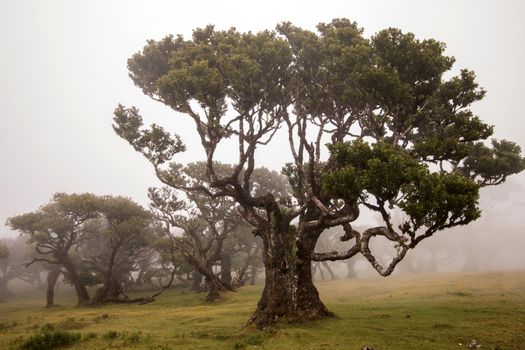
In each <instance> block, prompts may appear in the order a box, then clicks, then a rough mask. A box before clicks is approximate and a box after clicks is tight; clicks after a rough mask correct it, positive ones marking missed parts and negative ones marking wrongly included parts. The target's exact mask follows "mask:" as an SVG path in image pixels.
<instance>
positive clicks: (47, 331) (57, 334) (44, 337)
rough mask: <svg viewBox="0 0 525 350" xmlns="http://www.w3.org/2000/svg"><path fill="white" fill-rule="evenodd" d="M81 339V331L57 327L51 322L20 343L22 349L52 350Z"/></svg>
mask: <svg viewBox="0 0 525 350" xmlns="http://www.w3.org/2000/svg"><path fill="white" fill-rule="evenodd" d="M79 340H80V333H71V332H66V331H62V330H60V329H56V328H55V327H53V326H52V325H51V324H47V325H45V326H43V327H42V328H41V329H40V331H39V332H38V333H37V334H35V335H32V336H31V337H29V338H28V339H27V340H25V341H23V342H22V344H20V346H19V349H20V350H51V349H56V348H60V347H64V346H69V345H71V344H74V343H75V342H77V341H79Z"/></svg>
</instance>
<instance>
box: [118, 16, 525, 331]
mask: <svg viewBox="0 0 525 350" xmlns="http://www.w3.org/2000/svg"><path fill="white" fill-rule="evenodd" d="M317 29H318V30H317V32H312V31H309V30H304V29H301V28H299V27H296V26H294V25H292V24H291V23H283V24H281V25H279V26H278V27H277V29H276V30H275V31H263V32H258V33H252V32H248V33H240V32H238V31H236V30H235V29H230V30H228V31H217V30H215V29H214V28H213V27H212V26H208V27H206V28H199V29H196V30H194V32H193V36H192V38H191V39H189V40H186V39H184V38H183V37H182V36H178V37H172V36H168V37H166V38H164V39H162V40H159V41H153V40H151V41H148V43H147V45H146V46H145V47H144V49H143V51H142V52H139V53H137V54H135V55H134V56H133V57H132V58H131V59H129V61H128V68H129V71H130V76H131V78H132V79H133V81H134V83H135V84H136V85H137V86H138V87H139V88H141V89H142V91H143V92H144V93H145V94H146V95H148V96H150V97H152V98H153V99H154V100H156V101H160V102H161V103H164V104H165V105H167V106H169V107H171V108H172V109H173V110H174V111H176V112H177V115H178V116H180V115H184V116H185V117H187V118H189V119H190V120H192V121H193V122H194V124H195V132H196V136H197V138H198V139H199V140H200V142H201V145H202V149H203V151H204V156H203V159H204V161H205V164H206V172H205V174H206V181H205V182H203V183H195V184H193V183H190V184H188V183H186V182H185V181H184V174H183V172H181V169H182V168H183V166H182V165H180V164H178V163H177V162H176V161H174V157H175V155H176V154H177V153H179V152H183V151H184V150H185V147H184V145H183V143H182V141H181V139H180V137H178V136H176V135H170V134H169V133H167V132H166V131H164V130H163V129H162V128H161V127H159V126H157V125H153V126H152V127H151V128H149V129H145V128H143V123H142V117H141V116H140V114H139V111H138V109H136V108H135V107H131V108H126V107H124V106H119V107H118V108H117V109H116V110H115V118H114V121H115V126H114V129H115V131H116V132H117V134H118V135H119V136H121V137H122V138H124V139H125V140H127V141H128V142H129V143H130V144H131V145H132V146H133V147H134V148H135V149H136V150H137V151H139V152H141V153H142V154H143V155H144V156H145V157H146V158H147V159H148V160H149V161H150V162H151V163H152V165H153V167H154V169H155V172H156V174H157V176H158V177H159V179H160V180H161V181H162V182H163V183H165V184H166V185H168V186H170V187H172V188H174V189H180V190H184V191H189V192H194V193H199V195H205V196H209V197H210V198H212V199H219V198H222V197H228V198H231V199H232V200H233V201H235V202H236V203H237V207H238V208H237V210H238V212H239V213H240V214H241V215H242V216H243V217H244V219H245V220H246V221H247V222H249V223H250V224H252V225H253V226H254V227H255V230H256V234H257V235H258V236H259V237H261V238H262V241H263V246H264V249H263V250H264V251H263V257H264V265H265V272H266V277H265V288H264V291H263V294H262V296H261V299H260V301H259V303H258V305H257V309H256V310H255V312H254V314H253V316H252V317H251V318H250V322H255V323H256V324H257V325H258V326H259V327H265V326H266V325H269V324H272V323H274V322H276V320H278V319H279V318H281V317H286V318H288V319H297V318H300V319H304V318H306V319H315V318H321V317H325V316H329V315H331V314H332V313H331V312H330V311H328V310H327V308H326V307H325V305H324V304H323V303H322V302H321V300H320V298H319V294H318V292H317V289H316V287H315V285H314V284H313V282H312V273H311V262H312V261H326V260H343V259H348V258H351V257H353V256H355V255H357V254H361V255H362V256H363V257H364V258H365V259H366V261H368V262H369V263H370V264H371V266H372V267H373V268H374V269H375V270H377V272H378V273H379V274H381V275H382V276H387V275H389V274H391V273H392V271H393V270H394V268H395V266H396V265H397V264H398V263H399V262H400V261H401V260H402V259H403V258H404V256H405V254H406V252H407V251H408V250H409V249H413V248H415V247H416V246H417V245H418V244H419V243H420V242H421V241H422V240H424V239H426V238H428V237H430V236H432V235H433V234H435V233H436V232H438V231H441V230H444V229H447V228H450V227H454V226H457V225H465V224H468V223H469V222H471V221H472V220H475V219H477V218H478V217H479V216H480V211H479V209H478V206H477V201H478V192H479V188H480V187H481V186H486V185H495V184H499V183H502V182H503V181H505V179H506V178H507V176H509V175H511V174H514V173H517V172H520V171H521V170H523V168H524V160H523V158H522V157H521V154H520V149H519V147H518V146H517V145H516V144H514V143H512V142H509V141H493V142H492V144H491V145H487V144H486V143H485V142H484V141H485V140H486V139H487V138H488V137H490V136H491V134H492V127H491V126H489V125H487V124H485V123H483V122H482V121H481V120H480V119H479V118H478V117H477V116H475V115H474V114H473V113H472V111H471V110H470V108H469V107H470V105H471V104H472V103H474V102H476V101H478V100H481V99H482V98H483V96H484V94H485V92H484V91H483V90H482V89H481V88H479V86H478V84H477V83H476V81H475V75H474V73H473V72H471V71H468V70H462V71H461V72H460V74H459V75H458V76H455V77H452V78H451V79H448V80H445V79H444V78H443V74H444V73H445V72H447V71H449V70H450V69H451V67H452V65H453V63H454V59H453V58H452V57H449V56H445V55H444V49H445V45H444V44H443V43H440V42H438V41H435V40H418V39H416V38H415V36H414V35H413V34H410V33H403V32H401V31H400V30H398V29H393V28H390V29H386V30H382V31H380V32H379V33H377V34H376V35H374V36H373V37H372V38H365V37H363V31H362V29H360V28H359V27H357V25H356V24H355V23H352V22H350V21H348V20H346V19H336V20H333V21H332V22H330V23H321V24H319V25H318V27H317ZM278 130H283V132H284V133H285V134H286V135H287V136H288V141H289V153H290V163H289V164H287V165H286V166H285V167H284V170H283V172H284V173H285V174H286V175H287V176H288V178H289V181H290V184H291V186H292V192H293V198H288V199H287V198H280V197H277V196H275V195H272V194H271V193H270V192H266V193H260V192H255V191H254V188H253V186H252V181H251V178H252V176H253V174H254V169H255V161H256V157H257V156H256V152H257V150H259V149H261V148H263V147H265V146H266V145H268V144H269V143H271V142H272V141H273V137H274V135H275V134H276V133H277V132H278ZM226 140H228V141H229V142H235V143H236V145H237V156H238V158H237V159H238V160H237V162H236V163H235V164H233V166H232V168H231V170H230V172H229V173H228V174H222V173H220V172H218V170H217V165H216V163H215V162H214V159H215V158H216V150H217V148H218V147H219V146H220V145H222V144H224V142H226ZM324 144H328V151H329V154H328V157H324V156H323V154H324V153H323V147H324ZM365 209H366V210H369V211H372V212H373V213H375V214H377V215H378V216H379V217H380V218H381V220H382V224H381V225H379V226H376V227H369V228H367V229H365V230H363V231H358V230H356V229H354V228H353V227H352V223H354V222H355V221H356V220H357V219H358V218H359V214H360V210H365ZM394 211H400V212H401V213H402V214H403V215H402V219H401V222H399V223H395V222H393V220H392V219H391V218H392V213H393V212H394ZM337 226H339V227H342V229H343V230H344V235H343V236H342V237H341V240H344V241H348V242H352V246H351V248H349V249H347V250H344V251H334V252H325V253H315V252H314V249H315V245H316V242H317V240H318V239H319V236H320V235H321V234H322V233H323V232H325V230H327V229H329V228H332V227H337ZM375 237H383V238H384V239H387V240H389V241H391V242H392V244H393V245H394V246H395V247H396V255H395V256H394V257H393V259H392V261H391V262H390V263H388V264H386V266H383V265H381V264H380V262H379V261H378V259H377V258H376V257H375V256H374V254H373V253H372V251H371V249H370V241H371V240H372V239H374V238H375Z"/></svg>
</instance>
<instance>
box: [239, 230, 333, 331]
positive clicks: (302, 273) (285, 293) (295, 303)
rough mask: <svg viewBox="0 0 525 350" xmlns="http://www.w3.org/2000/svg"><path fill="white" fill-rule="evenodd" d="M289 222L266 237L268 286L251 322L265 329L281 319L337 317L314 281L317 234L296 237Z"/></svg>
mask: <svg viewBox="0 0 525 350" xmlns="http://www.w3.org/2000/svg"><path fill="white" fill-rule="evenodd" d="M288 226H289V225H281V227H277V229H272V230H269V231H267V232H265V235H264V236H263V242H264V254H263V261H264V267H265V273H266V277H265V282H266V283H265V287H264V290H263V293H262V296H261V299H260V300H259V302H258V303H257V309H256V310H255V313H254V314H253V315H252V317H251V318H250V320H249V321H248V324H250V323H254V324H255V325H256V326H257V327H258V328H260V329H262V328H265V327H266V326H268V325H271V324H273V323H275V322H276V321H277V320H278V319H281V318H282V319H284V320H287V321H296V320H304V319H308V320H312V319H319V318H323V317H328V316H333V314H332V313H331V312H330V311H328V309H327V308H326V306H325V305H324V304H323V302H322V301H321V299H320V298H319V292H318V291H317V288H316V287H315V285H314V284H313V280H312V263H311V260H310V256H311V253H313V250H314V248H315V242H316V238H317V237H310V238H303V239H296V237H297V235H296V234H294V233H290V230H289V227H288Z"/></svg>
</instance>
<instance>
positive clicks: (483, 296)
mask: <svg viewBox="0 0 525 350" xmlns="http://www.w3.org/2000/svg"><path fill="white" fill-rule="evenodd" d="M317 285H318V288H319V291H320V293H321V297H322V299H323V300H324V301H325V303H326V304H327V306H328V308H329V309H330V310H332V311H333V312H335V313H336V317H334V318H330V319H326V320H321V321H315V322H308V323H303V324H301V323H293V324H281V325H279V326H278V327H275V328H272V329H267V330H264V331H256V330H254V329H253V328H249V327H248V328H246V327H243V323H244V322H245V321H246V320H247V319H248V317H249V316H250V313H251V311H253V310H254V308H255V304H256V302H257V300H258V297H259V295H260V293H261V286H246V287H243V288H242V289H241V290H239V291H238V292H236V293H231V294H229V295H228V296H226V297H225V299H224V300H223V301H221V302H219V303H217V304H214V305H204V303H203V300H204V297H205V294H204V293H200V294H193V293H190V292H185V291H181V290H171V291H169V292H167V293H165V294H163V295H162V296H161V297H160V298H159V299H158V300H157V301H156V302H154V303H151V304H147V305H107V306H103V307H99V308H75V307H74V303H75V300H74V298H73V296H72V295H70V294H66V295H65V294H63V293H62V294H59V297H58V298H57V302H58V303H59V304H61V305H62V306H59V307H56V308H54V309H51V310H47V309H45V308H43V307H42V306H43V305H44V302H45V300H44V295H40V296H38V297H37V296H34V295H27V296H23V297H17V298H13V299H11V300H10V301H8V302H5V303H3V304H0V349H18V348H24V344H25V346H26V347H25V348H26V349H30V347H28V345H27V344H28V343H27V340H28V339H29V338H30V337H31V336H32V335H35V334H42V329H43V327H44V328H45V327H48V328H50V329H54V330H65V331H67V332H70V333H71V334H74V339H73V340H72V342H73V343H72V345H70V346H69V347H67V348H70V349H276V350H278V349H286V350H292V349H302V350H306V349H362V348H363V347H365V346H372V347H373V348H375V349H376V350H394V349H403V350H407V349H408V350H410V349H418V350H419V349H467V344H468V343H469V342H470V341H471V340H472V339H476V340H477V341H478V342H479V343H480V344H481V345H482V347H481V349H482V350H488V349H499V350H503V349H505V350H508V349H514V350H519V349H525V272H491V273H468V274H466V273H446V274H445V273H442V274H411V275H398V276H392V277H389V278H370V279H356V280H336V281H328V282H319V283H317ZM46 324H51V326H49V325H48V326H46ZM77 334H78V335H77ZM35 339H36V338H35Z"/></svg>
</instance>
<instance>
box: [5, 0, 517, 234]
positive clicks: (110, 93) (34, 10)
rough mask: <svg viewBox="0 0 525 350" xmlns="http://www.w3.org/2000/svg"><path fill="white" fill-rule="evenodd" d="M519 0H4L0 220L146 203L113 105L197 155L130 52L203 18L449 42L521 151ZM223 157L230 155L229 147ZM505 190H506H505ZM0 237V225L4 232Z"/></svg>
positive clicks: (499, 130)
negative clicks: (60, 201)
mask: <svg viewBox="0 0 525 350" xmlns="http://www.w3.org/2000/svg"><path fill="white" fill-rule="evenodd" d="M423 3H424V4H425V5H424V6H423ZM524 4H525V2H522V1H518V0H516V1H442V0H441V1H417V0H414V1H391V0H390V1H389V0H385V1H327V0H324V1H320V2H314V1H283V0H280V1H184V2H182V1H181V2H178V1H141V2H139V1H82V2H81V1H70V0H64V1H56V0H47V1H38V0H34V1H21V0H12V1H11V0H0V35H1V46H0V49H1V55H0V118H1V124H0V125H1V126H0V160H1V163H0V164H1V171H0V223H1V224H3V223H4V222H5V220H6V218H7V217H9V216H12V215H16V214H20V213H23V212H27V211H32V210H35V209H36V208H37V207H38V206H39V205H41V204H43V203H45V202H47V201H48V200H49V199H50V197H51V195H52V194H53V193H55V192H58V191H60V192H70V193H71V192H93V193H96V194H119V195H126V196H130V197H132V198H133V199H135V200H136V201H138V202H140V203H141V204H147V201H146V189H147V187H149V186H156V185H159V182H158V181H157V180H156V178H155V177H154V175H153V171H152V169H151V167H150V166H149V163H147V161H146V160H145V159H143V158H142V156H140V155H139V154H138V153H137V152H135V151H134V150H133V149H132V148H131V147H130V146H129V145H128V144H127V143H126V142H125V141H123V140H122V139H120V138H119V137H118V136H117V135H116V134H115V133H114V132H113V130H112V128H111V124H112V112H113V110H114V108H115V107H116V106H117V104H118V103H123V104H125V105H128V106H129V105H135V106H137V107H138V108H139V109H140V110H141V111H142V114H143V115H144V117H145V122H146V124H149V123H151V122H156V123H159V124H161V125H164V126H165V127H167V129H168V130H169V131H173V132H177V133H178V134H179V135H181V136H182V138H183V139H184V141H185V143H186V144H187V146H188V151H187V152H186V154H184V155H183V156H182V157H181V158H179V159H182V160H183V161H191V160H200V159H202V150H201V148H200V146H199V145H198V144H197V143H195V141H196V138H195V133H194V130H193V128H192V126H191V125H192V124H190V123H189V122H187V121H186V120H184V119H181V118H180V117H179V116H176V115H175V114H174V113H173V112H171V111H170V110H169V109H168V108H167V107H164V106H162V105H160V104H159V103H157V102H154V101H152V100H150V99H149V98H147V97H145V96H144V95H143V94H142V92H141V91H140V90H139V89H138V88H136V87H135V86H133V83H132V81H131V79H129V78H128V76H127V68H126V60H127V58H128V57H130V56H131V55H132V54H133V53H135V52H136V51H139V50H141V49H142V47H143V46H144V44H145V42H146V40H147V39H160V38H162V37H164V36H165V35H167V34H170V33H171V34H183V35H185V36H187V37H188V36H189V35H191V30H192V29H193V28H196V27H201V26H205V25H207V24H215V25H216V27H217V28H218V29H227V28H229V27H232V26H234V27H236V28H237V29H238V30H240V31H248V30H252V31H258V30H263V29H273V28H274V27H275V25H276V24H277V23H279V22H281V21H285V20H286V21H291V22H293V23H294V24H296V25H299V26H302V27H304V28H308V29H312V30H313V29H315V25H316V24H317V23H318V22H328V21H330V20H331V19H332V18H336V17H346V18H349V19H351V20H353V21H356V22H357V23H358V24H359V25H360V26H361V27H363V28H364V29H365V34H366V35H367V36H370V35H373V34H374V33H376V32H377V31H379V30H381V29H384V28H386V27H398V28H401V29H402V30H404V31H411V32H413V33H415V34H416V36H417V37H418V38H421V39H425V38H435V39H438V40H440V41H444V42H446V43H447V51H446V53H447V54H448V55H452V56H455V58H456V64H455V66H454V72H458V71H459V69H461V68H469V69H472V70H474V71H475V72H476V73H477V76H478V81H479V83H480V85H481V86H483V87H484V88H485V89H486V90H487V91H488V94H487V97H486V98H485V99H484V100H483V101H482V102H481V103H478V104H476V105H475V106H474V110H475V111H476V113H478V114H479V115H480V116H481V117H482V119H483V120H484V121H486V122H488V123H490V124H494V125H496V129H495V137H497V138H506V139H510V140H514V141H516V142H517V143H518V144H519V145H520V146H521V147H522V149H523V148H525V136H524V130H525V116H524V112H523V107H522V106H523V100H524V98H525V96H524V88H523V82H524V81H525V68H524V67H525V66H524V62H525V40H524V39H523V38H524V37H525V24H524V22H523V14H525V5H524ZM281 148H282V149H283V150H285V149H286V145H284V144H280V143H277V145H275V146H273V148H272V149H270V150H268V151H266V152H265V153H262V154H261V155H260V158H258V159H257V161H258V165H265V166H268V167H270V168H273V169H276V170H278V169H280V168H281V166H282V165H283V164H284V162H286V161H288V160H289V158H288V156H289V155H288V153H287V152H285V151H283V150H280V149H281ZM286 150H287V149H286ZM221 160H223V161H228V152H227V150H223V152H222V153H221ZM524 185H525V175H524V174H521V175H519V176H515V177H514V178H513V179H512V181H511V183H510V184H509V185H504V186H513V187H512V188H513V189H514V188H519V189H521V191H520V192H521V193H523V191H522V189H523V188H524ZM510 188H511V187H508V188H507V189H506V190H505V189H502V193H507V194H509V192H512V191H511V190H509V189H510ZM483 194H485V195H486V196H489V197H490V198H488V199H487V200H486V203H491V204H490V205H488V206H487V208H488V211H489V215H490V210H491V208H492V207H494V208H496V207H498V205H499V206H500V207H501V206H503V207H504V208H506V207H512V206H514V210H507V209H504V210H500V211H499V212H498V217H499V218H501V219H502V220H505V221H506V222H515V223H516V225H518V226H520V227H523V226H522V225H521V223H522V222H523V220H522V217H523V215H520V213H522V212H523V208H524V207H523V206H521V207H516V205H523V200H522V199H521V197H522V195H521V194H520V195H516V194H512V193H511V194H509V195H508V196H507V195H499V196H498V195H497V191H496V192H495V191H485V192H484V193H483ZM509 201H510V202H509ZM516 208H518V209H516ZM520 210H521V211H520ZM485 211H487V209H486V210H485ZM506 215H508V217H505V216H506ZM478 229H479V225H478ZM6 234H8V229H7V228H6V227H3V226H2V225H0V236H2V235H6ZM510 244H511V243H510Z"/></svg>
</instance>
